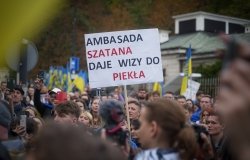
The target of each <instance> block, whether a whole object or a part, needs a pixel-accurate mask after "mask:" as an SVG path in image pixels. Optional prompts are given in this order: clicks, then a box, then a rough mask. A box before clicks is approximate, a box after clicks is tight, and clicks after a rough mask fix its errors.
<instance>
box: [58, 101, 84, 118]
mask: <svg viewBox="0 0 250 160" xmlns="http://www.w3.org/2000/svg"><path fill="white" fill-rule="evenodd" d="M55 111H56V112H57V113H58V114H59V115H60V114H66V115H68V114H72V115H74V116H75V117H76V118H79V116H80V113H81V109H80V107H79V106H78V105H77V104H76V103H75V102H73V101H66V102H64V103H60V104H59V105H58V106H56V107H55Z"/></svg>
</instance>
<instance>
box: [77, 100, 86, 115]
mask: <svg viewBox="0 0 250 160" xmlns="http://www.w3.org/2000/svg"><path fill="white" fill-rule="evenodd" d="M76 104H77V105H78V106H79V107H80V109H81V111H82V112H83V111H84V110H85V108H86V106H85V102H84V101H83V100H81V99H77V100H76Z"/></svg>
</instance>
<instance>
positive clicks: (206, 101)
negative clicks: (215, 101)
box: [191, 95, 212, 122]
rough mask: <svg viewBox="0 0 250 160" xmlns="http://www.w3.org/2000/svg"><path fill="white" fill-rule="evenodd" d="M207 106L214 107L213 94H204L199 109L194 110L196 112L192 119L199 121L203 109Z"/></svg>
mask: <svg viewBox="0 0 250 160" xmlns="http://www.w3.org/2000/svg"><path fill="white" fill-rule="evenodd" d="M205 108H210V109H211V108H212V100H211V96H209V95H204V96H203V97H202V98H201V99H200V105H198V106H197V109H196V110H195V111H194V113H193V115H192V117H191V121H192V122H196V121H199V120H200V115H201V111H202V110H204V109H205Z"/></svg>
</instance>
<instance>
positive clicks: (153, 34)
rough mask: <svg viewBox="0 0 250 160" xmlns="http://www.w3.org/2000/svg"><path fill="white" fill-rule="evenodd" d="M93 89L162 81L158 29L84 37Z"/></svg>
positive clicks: (94, 34) (87, 35)
mask: <svg viewBox="0 0 250 160" xmlns="http://www.w3.org/2000/svg"><path fill="white" fill-rule="evenodd" d="M85 46H86V57H87V65H88V72H89V85H90V87H91V88H99V87H108V86H118V85H130V84H141V83H149V82H159V81H163V72H162V62H161V51H160V42H159V32H158V29H142V30H128V31H117V32H105V33H93V34H85Z"/></svg>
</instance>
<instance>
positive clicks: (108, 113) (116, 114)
mask: <svg viewBox="0 0 250 160" xmlns="http://www.w3.org/2000/svg"><path fill="white" fill-rule="evenodd" d="M100 116H101V117H102V119H103V122H104V126H103V128H104V130H105V134H106V138H107V139H108V140H111V142H113V144H114V145H118V146H119V147H120V148H121V150H122V151H123V153H124V154H125V155H127V156H129V153H130V149H129V144H128V143H129V139H128V134H127V130H126V129H125V130H124V126H123V125H124V121H125V114H124V112H123V104H122V103H121V102H119V101H118V100H106V101H102V102H101V103H100ZM133 144H134V143H133Z"/></svg>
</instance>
